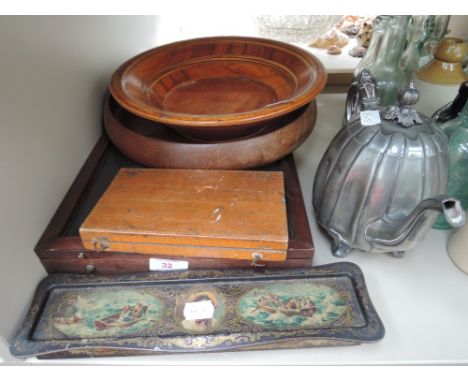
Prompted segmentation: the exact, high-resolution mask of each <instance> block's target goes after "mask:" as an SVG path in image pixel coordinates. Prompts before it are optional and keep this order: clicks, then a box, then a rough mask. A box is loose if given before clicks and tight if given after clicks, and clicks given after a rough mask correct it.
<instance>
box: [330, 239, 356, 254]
mask: <svg viewBox="0 0 468 382" xmlns="http://www.w3.org/2000/svg"><path fill="white" fill-rule="evenodd" d="M351 249H352V248H351V247H350V246H349V245H348V244H346V243H345V242H344V241H338V240H334V241H333V244H332V246H331V250H332V253H333V256H335V257H345V256H347V255H348V254H349V252H351Z"/></svg>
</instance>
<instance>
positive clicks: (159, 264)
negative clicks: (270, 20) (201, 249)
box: [149, 259, 188, 271]
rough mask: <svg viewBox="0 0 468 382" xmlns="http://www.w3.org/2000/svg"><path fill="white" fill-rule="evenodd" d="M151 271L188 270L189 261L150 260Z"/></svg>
mask: <svg viewBox="0 0 468 382" xmlns="http://www.w3.org/2000/svg"><path fill="white" fill-rule="evenodd" d="M149 269H150V271H180V270H184V269H188V261H181V260H167V259H150V260H149Z"/></svg>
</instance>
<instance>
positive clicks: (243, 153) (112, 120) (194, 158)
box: [104, 97, 317, 169]
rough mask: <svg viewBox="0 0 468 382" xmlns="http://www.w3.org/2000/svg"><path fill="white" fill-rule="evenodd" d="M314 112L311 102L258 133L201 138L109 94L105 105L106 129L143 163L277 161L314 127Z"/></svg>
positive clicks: (246, 164)
mask: <svg viewBox="0 0 468 382" xmlns="http://www.w3.org/2000/svg"><path fill="white" fill-rule="evenodd" d="M316 111H317V108H316V103H315V101H312V102H311V103H310V104H308V105H306V106H303V107H301V108H299V109H297V110H295V111H293V112H292V113H289V114H287V115H285V116H282V117H279V118H276V119H275V120H274V121H271V122H269V123H267V124H266V125H265V126H264V129H263V131H262V132H261V133H259V134H258V135H256V136H253V137H249V138H245V139H237V140H230V141H225V142H203V143H200V142H193V141H191V140H189V139H187V138H185V137H183V136H181V135H179V134H178V133H176V132H175V131H174V130H172V129H168V128H167V126H165V125H162V124H160V123H157V122H153V121H149V120H147V119H145V118H141V117H138V116H136V115H134V114H132V113H130V112H128V111H127V110H125V109H123V108H122V107H121V106H119V105H118V104H117V103H116V102H115V101H114V100H113V99H112V97H110V98H109V100H108V102H106V105H105V107H104V128H105V131H106V133H107V135H108V137H109V139H110V140H111V141H112V143H113V144H114V145H115V146H116V147H117V148H118V149H119V150H120V151H121V152H122V153H124V154H125V155H126V156H128V157H130V158H132V159H133V160H135V161H137V162H139V163H141V164H143V165H145V166H149V167H167V168H194V169H246V168H254V167H259V166H263V165H267V164H270V163H273V162H276V161H277V160H279V159H281V158H283V157H284V156H286V155H287V154H289V153H291V152H293V151H294V150H295V149H296V148H297V147H299V145H300V144H301V143H303V142H304V141H305V140H306V139H307V137H308V136H309V135H310V133H311V132H312V130H313V128H314V126H315V120H316V116H317V113H316Z"/></svg>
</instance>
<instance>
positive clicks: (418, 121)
mask: <svg viewBox="0 0 468 382" xmlns="http://www.w3.org/2000/svg"><path fill="white" fill-rule="evenodd" d="M418 98H419V94H418V92H417V90H416V89H415V88H414V86H413V84H412V83H411V82H410V83H409V85H408V87H407V88H406V89H404V90H402V91H400V93H399V94H398V101H399V106H389V107H381V106H380V105H379V103H380V102H379V96H378V89H377V85H376V82H375V80H374V79H373V78H372V76H371V74H370V73H369V71H367V70H364V71H363V72H362V73H361V75H360V76H359V77H358V80H357V83H354V84H353V86H352V87H351V88H350V93H349V94H348V101H347V105H348V111H347V114H346V119H347V123H346V125H345V126H344V127H343V128H342V129H341V130H340V131H339V132H338V134H337V135H336V136H335V137H334V139H333V140H332V142H331V143H330V146H329V147H328V149H327V151H326V153H325V155H324V156H323V158H322V160H321V162H320V164H319V167H318V169H317V173H316V176H315V181H314V187H313V206H314V209H315V211H316V216H317V220H318V223H319V224H320V225H321V226H322V227H323V228H325V230H326V231H327V232H328V233H329V234H330V236H331V237H332V238H333V244H332V252H333V254H334V255H335V256H338V257H343V256H345V255H347V254H348V253H349V251H350V250H351V249H353V248H356V249H360V250H363V251H370V252H389V253H391V254H393V255H394V256H396V257H402V256H403V255H404V251H407V250H409V249H411V248H413V247H414V246H416V245H417V244H418V243H419V242H420V241H421V240H422V239H423V238H424V236H425V234H426V233H427V231H428V230H429V229H430V227H431V226H432V224H433V223H434V220H435V219H436V217H437V215H438V213H439V212H443V213H444V214H445V216H446V218H447V221H448V222H450V224H452V225H453V226H461V225H463V224H464V221H465V213H464V210H463V209H462V207H461V204H460V202H459V201H458V200H456V199H454V198H450V197H448V196H446V195H443V193H444V192H445V190H446V186H447V174H448V166H449V156H448V147H447V138H446V137H445V135H444V133H443V132H442V131H441V130H440V129H439V128H438V127H437V126H436V125H435V124H434V123H433V122H432V121H431V120H430V119H429V118H427V117H426V116H424V115H422V114H419V113H418V112H416V111H415V110H414V109H413V107H412V106H413V105H414V104H415V103H416V102H417V100H418Z"/></svg>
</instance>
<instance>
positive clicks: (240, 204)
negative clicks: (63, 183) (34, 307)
mask: <svg viewBox="0 0 468 382" xmlns="http://www.w3.org/2000/svg"><path fill="white" fill-rule="evenodd" d="M285 203H286V200H285V196H284V180H283V173H282V172H281V171H229V170H184V169H153V168H151V169H149V168H145V169H132V168H122V169H120V170H119V172H118V173H117V175H116V177H115V178H114V180H113V181H112V183H111V184H110V185H109V187H108V188H107V190H106V191H105V192H104V194H103V195H102V196H101V198H100V199H99V201H98V202H97V204H96V205H95V206H94V208H93V210H92V211H91V213H90V214H89V215H88V217H87V218H86V219H85V221H84V222H83V224H82V225H81V227H80V236H81V239H82V241H83V245H84V247H85V248H86V249H91V250H93V249H97V250H99V251H102V252H104V254H105V252H135V253H145V254H149V255H170V256H185V257H209V258H226V259H247V260H254V259H262V260H267V261H284V260H285V259H286V250H287V248H288V223H287V219H286V205H285Z"/></svg>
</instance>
